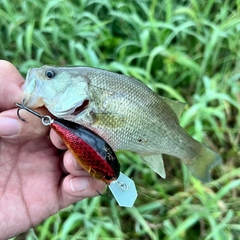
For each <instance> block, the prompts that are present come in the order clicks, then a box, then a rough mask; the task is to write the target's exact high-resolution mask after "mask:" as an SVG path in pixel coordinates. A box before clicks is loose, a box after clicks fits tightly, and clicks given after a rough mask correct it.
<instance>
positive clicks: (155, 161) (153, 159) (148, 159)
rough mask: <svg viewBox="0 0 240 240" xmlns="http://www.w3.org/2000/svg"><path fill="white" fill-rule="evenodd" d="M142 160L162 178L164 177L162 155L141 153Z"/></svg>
mask: <svg viewBox="0 0 240 240" xmlns="http://www.w3.org/2000/svg"><path fill="white" fill-rule="evenodd" d="M141 157H142V159H143V161H144V162H145V163H146V164H147V165H148V166H149V167H150V168H151V169H152V170H153V171H154V172H156V173H157V174H159V175H160V176H161V177H162V178H166V173H165V169H164V163H163V159H162V155H161V154H160V155H148V156H146V155H141Z"/></svg>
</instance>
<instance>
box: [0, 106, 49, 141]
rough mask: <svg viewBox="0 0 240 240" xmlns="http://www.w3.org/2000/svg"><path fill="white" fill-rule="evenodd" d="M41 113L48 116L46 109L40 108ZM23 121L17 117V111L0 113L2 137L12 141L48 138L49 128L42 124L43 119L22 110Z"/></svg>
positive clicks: (0, 133) (0, 135) (0, 134)
mask: <svg viewBox="0 0 240 240" xmlns="http://www.w3.org/2000/svg"><path fill="white" fill-rule="evenodd" d="M37 111H38V112H39V113H41V114H43V115H46V114H48V112H47V110H46V109H45V108H41V109H40V108H39V109H38V110H37ZM20 115H21V117H22V118H23V119H24V120H25V121H26V122H24V121H22V120H20V119H19V118H18V116H17V109H11V110H8V111H4V112H2V113H0V137H1V138H10V139H21V140H29V139H31V138H38V137H43V136H46V135H47V134H48V133H49V127H46V126H44V125H43V124H42V122H41V119H40V118H38V117H36V116H35V115H33V114H31V113H29V112H27V111H24V110H21V111H20Z"/></svg>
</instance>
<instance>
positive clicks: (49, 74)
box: [45, 70, 56, 79]
mask: <svg viewBox="0 0 240 240" xmlns="http://www.w3.org/2000/svg"><path fill="white" fill-rule="evenodd" d="M45 74H46V77H47V79H52V78H54V76H55V75H56V73H55V71H54V70H47V71H46V73H45Z"/></svg>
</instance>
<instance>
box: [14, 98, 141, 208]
mask: <svg viewBox="0 0 240 240" xmlns="http://www.w3.org/2000/svg"><path fill="white" fill-rule="evenodd" d="M15 105H16V106H17V107H18V108H19V109H18V112H17V115H18V117H19V119H21V120H22V121H25V119H23V118H22V117H21V116H20V114H19V111H20V110H21V109H24V110H26V111H28V112H30V113H32V114H34V115H35V116H37V117H39V118H40V119H41V120H42V124H43V125H44V126H50V127H51V128H52V129H53V130H54V131H55V132H56V133H57V134H58V135H59V137H60V138H61V139H62V141H63V142H64V143H65V145H66V146H67V148H68V149H69V150H70V152H71V153H72V154H73V156H74V157H75V159H76V160H77V162H78V164H80V165H81V166H82V167H83V168H84V169H85V170H86V171H88V172H89V173H90V175H92V176H93V177H94V178H96V179H99V180H101V181H103V182H105V183H106V184H107V185H108V186H109V188H110V190H111V191H112V193H113V195H114V197H115V198H116V200H117V201H118V203H119V205H120V206H125V207H131V206H132V205H133V203H134V201H135V200H136V197H137V192H136V188H135V184H134V182H133V181H132V180H131V179H129V178H128V177H127V176H126V175H124V174H123V173H120V164H119V162H118V159H117V157H116V155H115V153H114V151H113V150H112V148H111V147H110V145H109V144H108V143H107V142H106V141H105V140H104V139H103V138H101V137H100V136H99V135H97V134H96V133H94V132H93V131H92V130H90V129H88V128H86V127H84V126H82V125H80V124H77V123H75V122H70V121H68V120H64V119H59V118H54V119H53V118H51V117H50V116H48V115H42V114H40V113H38V112H36V111H34V110H32V109H30V108H28V107H26V106H25V105H24V100H23V103H22V104H19V103H15ZM25 122H26V121H25ZM117 179H118V181H116V180H117ZM126 181H127V183H126ZM129 190H130V191H129ZM123 193H124V194H123Z"/></svg>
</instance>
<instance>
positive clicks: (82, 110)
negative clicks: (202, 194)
mask: <svg viewBox="0 0 240 240" xmlns="http://www.w3.org/2000/svg"><path fill="white" fill-rule="evenodd" d="M22 90H23V92H24V103H25V105H26V106H27V107H31V108H37V107H40V106H45V107H46V108H47V109H48V110H49V112H50V113H52V114H53V115H54V116H56V117H58V118H63V119H66V120H69V121H72V122H76V123H78V124H81V125H83V126H85V127H87V128H89V129H91V130H92V131H93V132H95V133H97V134H98V135H99V136H101V137H102V138H103V139H104V140H105V141H106V142H107V143H108V144H109V145H110V146H111V147H112V149H113V150H114V151H118V150H128V151H132V152H135V153H137V154H139V156H140V157H141V158H142V160H143V162H145V163H146V164H147V165H148V166H149V167H150V168H151V169H152V170H153V171H154V172H156V173H157V174H159V175H160V176H161V177H162V178H165V177H166V172H165V168H164V162H163V158H162V154H166V155H170V156H173V157H176V158H179V159H180V160H181V161H182V162H183V163H184V164H185V165H186V166H187V167H188V169H189V170H190V171H191V172H192V174H193V175H194V176H195V177H196V178H198V179H199V180H201V181H202V182H209V181H211V170H212V169H213V168H214V167H215V166H217V165H218V164H220V163H221V161H222V159H221V157H220V155H219V154H217V153H215V152H214V151H213V150H211V149H210V148H208V147H207V146H205V145H204V144H202V143H200V142H198V141H197V140H195V139H194V138H192V137H191V136H190V135H189V134H188V133H187V132H186V131H185V130H184V129H183V128H182V127H181V126H180V122H179V118H180V116H181V114H182V112H183V110H184V108H185V103H182V102H179V101H176V100H172V99H168V98H165V97H162V96H160V95H158V94H157V93H155V92H154V91H152V90H151V89H150V88H149V87H147V86H146V85H145V84H143V83H142V82H140V81H139V80H137V79H135V78H133V77H129V76H125V75H122V74H118V73H114V72H110V71H107V70H103V69H98V68H93V67H58V66H47V65H45V66H42V67H39V68H32V69H29V71H28V73H27V76H26V79H25V82H24V84H23V86H22Z"/></svg>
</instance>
